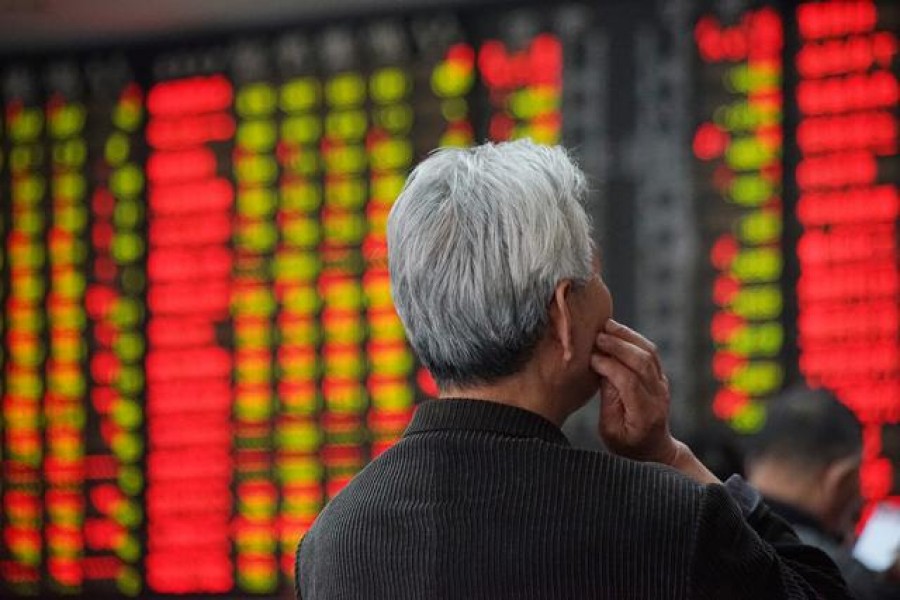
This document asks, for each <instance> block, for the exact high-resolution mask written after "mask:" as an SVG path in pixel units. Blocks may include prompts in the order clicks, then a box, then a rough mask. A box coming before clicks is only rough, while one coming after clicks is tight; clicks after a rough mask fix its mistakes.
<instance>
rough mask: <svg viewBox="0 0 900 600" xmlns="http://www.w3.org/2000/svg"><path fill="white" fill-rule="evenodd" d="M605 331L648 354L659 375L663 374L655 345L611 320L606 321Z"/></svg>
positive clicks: (625, 326) (632, 330)
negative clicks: (651, 357)
mask: <svg viewBox="0 0 900 600" xmlns="http://www.w3.org/2000/svg"><path fill="white" fill-rule="evenodd" d="M605 331H606V333H608V334H609V335H613V336H615V337H618V338H621V339H623V340H626V341H628V342H631V343H632V344H634V345H635V346H637V347H638V348H642V349H643V350H645V351H647V352H649V353H650V354H651V355H652V356H653V362H654V363H655V365H656V368H657V370H658V371H659V374H660V375H662V374H663V369H662V364H661V363H660V361H659V353H658V351H657V348H656V344H654V343H653V342H651V341H650V340H648V339H647V338H645V337H644V336H643V335H641V334H640V333H638V332H637V331H635V330H634V329H632V328H631V327H628V326H627V325H623V324H621V323H619V322H618V321H615V320H613V319H608V320H607V321H606V327H605Z"/></svg>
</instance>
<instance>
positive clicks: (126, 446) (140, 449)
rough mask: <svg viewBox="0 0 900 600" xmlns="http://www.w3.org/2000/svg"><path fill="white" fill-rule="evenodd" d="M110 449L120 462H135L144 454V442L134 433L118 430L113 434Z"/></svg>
mask: <svg viewBox="0 0 900 600" xmlns="http://www.w3.org/2000/svg"><path fill="white" fill-rule="evenodd" d="M110 449H111V450H112V452H113V454H115V455H116V457H117V458H118V459H119V460H121V461H122V462H129V463H130V462H135V461H137V460H138V459H140V457H141V456H142V455H143V454H144V442H143V440H142V439H141V437H140V436H139V435H137V434H136V433H132V432H126V431H119V432H117V433H116V434H115V435H113V438H112V442H111V443H110Z"/></svg>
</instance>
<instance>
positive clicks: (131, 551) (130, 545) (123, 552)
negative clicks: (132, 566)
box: [116, 521, 141, 562]
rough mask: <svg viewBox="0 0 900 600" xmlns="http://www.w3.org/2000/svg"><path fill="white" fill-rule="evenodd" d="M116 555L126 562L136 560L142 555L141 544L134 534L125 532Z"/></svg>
mask: <svg viewBox="0 0 900 600" xmlns="http://www.w3.org/2000/svg"><path fill="white" fill-rule="evenodd" d="M120 522H121V521H120ZM116 556H118V557H119V558H121V559H122V560H123V561H125V562H136V561H137V560H138V559H139V558H140V557H141V544H140V543H139V542H138V541H137V540H136V539H135V538H134V537H133V536H131V535H128V534H125V535H123V536H122V540H121V541H120V542H119V544H118V545H117V546H116Z"/></svg>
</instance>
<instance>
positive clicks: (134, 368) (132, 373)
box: [115, 365, 144, 396]
mask: <svg viewBox="0 0 900 600" xmlns="http://www.w3.org/2000/svg"><path fill="white" fill-rule="evenodd" d="M115 383H116V389H118V390H119V391H120V392H122V394H124V395H126V396H135V395H137V394H138V393H140V392H142V391H143V389H144V371H143V368H142V367H141V366H138V365H123V366H121V367H120V368H119V373H118V376H117V377H116V382H115Z"/></svg>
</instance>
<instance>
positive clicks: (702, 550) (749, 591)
mask: <svg viewBox="0 0 900 600" xmlns="http://www.w3.org/2000/svg"><path fill="white" fill-rule="evenodd" d="M692 553H693V556H692V560H691V576H690V577H691V579H690V588H691V593H690V597H691V598H697V599H709V600H714V599H718V598H735V599H738V598H746V599H747V600H750V599H757V598H766V599H767V600H777V599H782V598H784V599H790V600H793V599H798V600H799V599H801V598H822V599H826V600H843V599H850V600H852V596H851V595H850V593H849V592H848V591H847V587H846V585H845V584H844V581H843V579H842V578H841V575H840V573H839V572H838V569H837V567H836V566H835V564H834V563H833V562H832V561H831V559H829V558H828V556H827V555H825V553H824V552H822V551H820V550H818V549H816V548H813V547H812V546H806V545H804V544H803V543H801V542H800V540H799V538H797V536H796V534H795V533H794V531H793V530H792V529H791V527H790V526H789V525H788V524H787V523H786V522H785V521H783V520H782V519H781V518H779V517H778V516H776V515H775V514H773V513H772V511H771V510H769V508H768V507H767V506H766V505H765V504H764V503H762V502H759V503H757V504H756V505H755V506H754V507H753V509H752V511H751V512H750V513H749V514H748V516H747V517H746V518H745V517H744V516H743V515H742V514H741V509H740V508H739V507H738V505H737V504H736V503H735V502H734V500H732V498H731V497H730V496H729V494H728V492H727V491H726V490H725V487H724V486H721V485H707V486H705V487H704V488H703V491H702V498H701V502H700V516H699V519H698V522H697V524H696V529H695V534H694V545H693V548H692Z"/></svg>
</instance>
